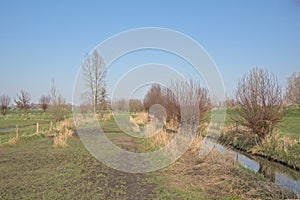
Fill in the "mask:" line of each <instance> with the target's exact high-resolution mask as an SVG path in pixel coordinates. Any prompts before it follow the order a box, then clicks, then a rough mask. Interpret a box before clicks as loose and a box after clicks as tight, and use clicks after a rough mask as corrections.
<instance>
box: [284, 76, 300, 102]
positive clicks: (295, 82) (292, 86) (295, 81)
mask: <svg viewBox="0 0 300 200" xmlns="http://www.w3.org/2000/svg"><path fill="white" fill-rule="evenodd" d="M287 82H288V86H287V89H286V99H287V101H288V102H289V103H292V104H298V105H299V104H300V72H294V73H293V74H292V75H291V76H290V77H288V79H287Z"/></svg>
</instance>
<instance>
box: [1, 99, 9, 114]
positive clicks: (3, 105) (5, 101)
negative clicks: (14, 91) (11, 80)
mask: <svg viewBox="0 0 300 200" xmlns="http://www.w3.org/2000/svg"><path fill="white" fill-rule="evenodd" d="M0 103H1V112H2V115H6V113H7V109H8V106H9V104H10V97H9V96H7V95H1V97H0Z"/></svg>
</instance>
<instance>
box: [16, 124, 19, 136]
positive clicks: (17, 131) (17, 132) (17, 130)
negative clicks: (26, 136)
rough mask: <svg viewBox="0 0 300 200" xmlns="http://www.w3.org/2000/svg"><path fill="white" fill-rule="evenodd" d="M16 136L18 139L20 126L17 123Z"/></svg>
mask: <svg viewBox="0 0 300 200" xmlns="http://www.w3.org/2000/svg"><path fill="white" fill-rule="evenodd" d="M16 138H17V139H18V138H19V126H18V125H16Z"/></svg>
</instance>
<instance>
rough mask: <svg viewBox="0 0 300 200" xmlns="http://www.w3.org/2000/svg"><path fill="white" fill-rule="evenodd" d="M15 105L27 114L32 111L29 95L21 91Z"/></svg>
mask: <svg viewBox="0 0 300 200" xmlns="http://www.w3.org/2000/svg"><path fill="white" fill-rule="evenodd" d="M15 103H16V105H17V107H18V108H19V109H20V110H24V111H25V113H27V110H28V109H30V96H29V93H28V92H26V91H25V90H21V92H20V94H17V98H15Z"/></svg>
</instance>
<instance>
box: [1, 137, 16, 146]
mask: <svg viewBox="0 0 300 200" xmlns="http://www.w3.org/2000/svg"><path fill="white" fill-rule="evenodd" d="M18 140H19V139H18V137H16V136H14V137H12V138H10V139H9V140H8V141H7V142H5V143H3V144H5V145H8V146H15V145H16V144H17V142H18Z"/></svg>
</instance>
